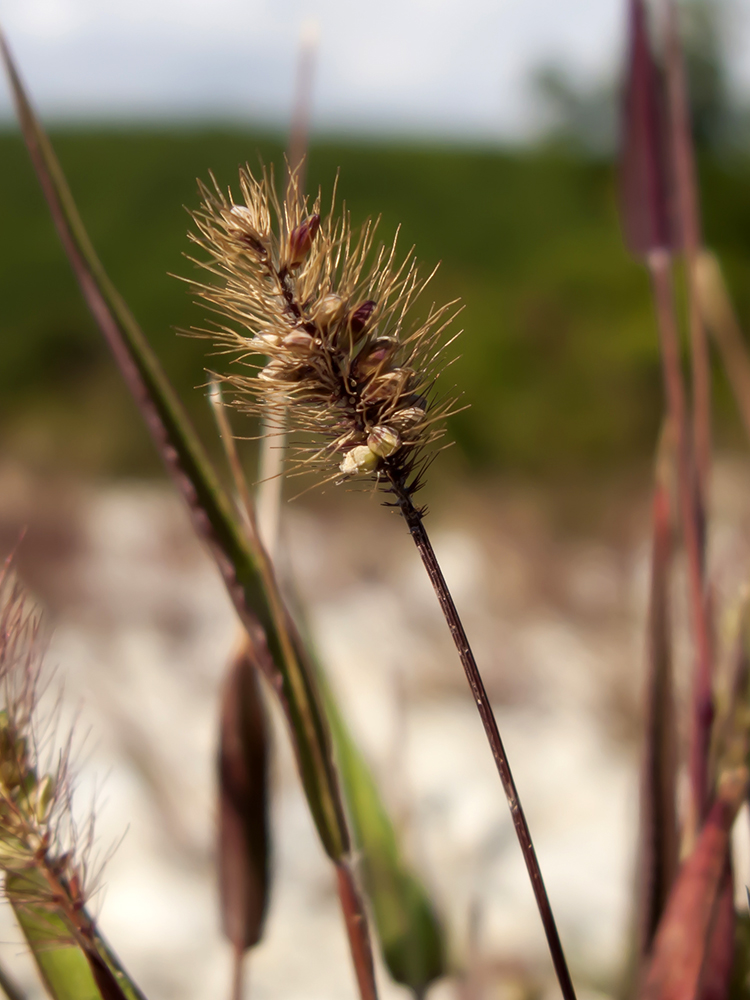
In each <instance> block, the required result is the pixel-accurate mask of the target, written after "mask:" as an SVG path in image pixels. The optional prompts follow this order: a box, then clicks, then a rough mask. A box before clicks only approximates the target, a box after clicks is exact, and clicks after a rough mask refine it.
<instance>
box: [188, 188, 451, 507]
mask: <svg viewBox="0 0 750 1000" xmlns="http://www.w3.org/2000/svg"><path fill="white" fill-rule="evenodd" d="M240 187H241V191H242V195H243V198H244V204H234V203H233V201H232V198H231V195H230V196H225V195H224V194H223V193H222V191H221V190H220V189H219V188H218V186H217V185H216V183H215V182H214V186H213V188H208V187H206V186H204V185H201V194H202V196H203V205H202V207H201V209H200V210H199V211H198V212H196V213H195V215H194V219H195V223H196V225H197V228H198V233H197V234H191V237H192V239H193V240H194V242H196V243H197V244H198V245H199V246H200V247H202V248H203V249H204V250H205V251H207V253H208V255H209V259H208V261H206V260H202V261H197V262H196V263H198V264H200V265H201V266H202V267H204V268H206V269H207V270H209V271H210V272H211V273H212V274H213V275H215V276H216V277H218V279H219V282H218V283H217V284H205V283H199V282H191V284H192V286H193V288H194V290H196V291H197V293H198V294H199V295H200V297H201V298H202V299H204V300H205V301H206V302H208V303H209V305H210V307H211V309H212V311H213V312H215V313H218V314H219V315H220V316H222V317H224V318H225V319H227V320H229V321H230V323H231V324H232V326H226V325H223V324H216V325H215V326H214V327H213V328H212V329H210V330H201V331H198V332H199V333H201V334H202V335H207V336H210V337H212V338H213V339H214V340H215V341H216V342H217V343H218V344H219V345H220V346H221V347H222V348H223V349H225V350H227V351H229V352H236V353H237V355H238V358H237V360H238V362H239V363H241V364H242V365H243V366H250V367H253V368H255V369H256V372H255V373H254V374H252V375H248V374H246V373H245V372H241V373H235V374H230V375H226V376H222V377H223V378H224V380H225V381H226V382H228V383H229V384H230V385H231V386H232V387H233V388H234V390H235V398H234V402H235V404H236V405H238V406H239V407H240V408H241V409H244V410H245V411H247V412H250V413H252V414H263V415H265V417H266V419H267V420H268V419H269V418H270V421H271V429H272V431H273V430H274V428H278V429H279V431H281V429H282V428H283V426H285V424H286V422H287V421H288V423H289V427H290V429H291V430H292V431H294V432H296V433H295V434H294V435H293V438H292V442H291V444H292V449H293V450H292V468H291V472H292V473H295V472H304V471H306V470H308V469H310V468H311V467H315V468H317V469H321V468H322V469H323V470H324V471H325V473H326V479H327V480H328V479H342V478H343V479H349V478H354V477H360V478H361V477H365V478H374V479H376V480H378V481H379V482H381V483H383V484H384V485H385V486H386V488H387V487H388V483H389V482H390V483H392V484H393V483H396V484H398V486H399V488H400V489H401V490H405V491H406V492H409V493H411V492H413V491H414V490H415V489H417V488H418V486H419V485H420V475H421V472H422V471H423V469H424V467H425V464H426V461H427V460H428V458H429V453H428V451H426V449H429V446H431V445H433V444H434V443H435V442H436V441H437V440H438V439H439V438H440V437H441V436H442V435H443V433H444V421H445V418H446V417H447V416H448V415H449V413H450V412H452V411H453V408H454V402H455V401H454V400H453V399H442V400H440V399H436V397H435V390H434V384H435V378H436V375H437V369H438V366H439V361H440V358H441V356H442V351H443V349H444V346H445V345H444V344H443V340H444V332H445V330H446V327H447V326H448V324H449V323H450V321H451V319H452V318H453V315H451V311H452V307H453V306H454V305H455V303H448V304H447V305H445V306H443V307H441V308H436V307H435V306H434V305H433V306H432V307H431V308H430V309H429V310H428V312H427V315H426V317H425V318H423V319H422V321H421V322H420V321H415V320H413V319H412V317H411V316H410V315H409V313H410V309H411V307H412V306H413V304H414V302H415V299H416V298H417V296H418V295H419V294H420V293H421V292H422V290H423V289H424V287H425V285H426V284H427V282H428V281H429V280H430V278H431V277H432V275H430V276H429V277H428V278H427V279H426V280H423V279H420V277H419V275H418V273H417V267H416V261H415V260H414V258H413V257H412V256H411V254H409V255H408V256H407V258H406V259H405V260H403V261H402V262H401V263H398V262H397V260H396V241H395V240H394V242H393V244H392V245H391V246H390V247H389V248H386V247H383V246H380V247H379V248H378V249H377V250H376V249H375V248H374V237H375V231H376V228H377V223H375V224H373V223H371V222H368V223H366V224H365V226H364V227H363V229H362V230H361V232H360V233H359V235H358V236H357V237H356V238H355V236H354V235H353V233H352V230H351V225H350V221H349V217H348V215H347V214H346V213H345V214H344V215H343V217H338V218H337V217H336V216H335V215H334V212H333V208H332V209H331V212H330V213H329V214H328V215H327V217H326V218H325V219H324V220H322V219H321V211H320V201H321V199H320V194H319V195H318V197H317V198H316V200H315V202H314V204H313V205H312V207H310V206H309V205H308V200H307V199H306V198H302V197H301V196H300V194H299V191H298V189H297V185H296V180H295V178H294V177H292V179H291V181H290V184H289V189H288V195H287V198H286V200H285V202H284V204H283V205H282V204H281V203H280V201H279V200H278V198H277V196H276V195H275V192H274V185H273V176H272V175H269V174H268V173H266V172H264V173H263V175H262V177H261V178H260V179H256V178H255V177H254V176H253V175H252V174H251V172H250V171H249V169H247V168H243V169H241V170H240ZM274 220H275V221H276V222H277V223H278V232H275V231H274V227H273V221H274ZM433 273H434V272H433ZM258 356H261V359H260V360H259V359H258Z"/></svg>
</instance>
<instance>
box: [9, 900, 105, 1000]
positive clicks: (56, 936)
mask: <svg viewBox="0 0 750 1000" xmlns="http://www.w3.org/2000/svg"><path fill="white" fill-rule="evenodd" d="M7 892H8V896H9V898H10V899H11V903H12V901H13V886H12V884H11V885H10V886H8V887H7ZM13 909H14V912H15V915H16V919H17V920H18V924H19V926H20V928H21V930H22V931H23V935H24V937H25V938H26V941H27V943H28V945H29V948H30V950H31V954H32V955H33V957H34V961H35V962H36V965H37V968H38V970H39V974H40V976H41V977H42V980H43V982H44V986H45V988H46V990H47V992H48V993H49V995H50V996H51V997H53V998H54V1000H103V998H102V995H101V993H100V991H99V989H98V987H97V985H96V982H95V981H94V977H93V975H92V972H91V966H90V964H89V962H88V961H87V959H86V956H85V955H84V953H83V951H82V950H81V949H80V947H79V946H78V944H77V942H76V941H75V940H74V939H73V937H72V935H71V934H70V932H69V930H68V928H67V926H66V924H65V922H64V921H63V920H62V919H61V918H60V917H57V918H56V917H55V916H54V915H51V914H50V913H49V912H48V911H47V910H44V909H42V908H40V907H30V906H27V905H23V906H16V905H14V906H13Z"/></svg>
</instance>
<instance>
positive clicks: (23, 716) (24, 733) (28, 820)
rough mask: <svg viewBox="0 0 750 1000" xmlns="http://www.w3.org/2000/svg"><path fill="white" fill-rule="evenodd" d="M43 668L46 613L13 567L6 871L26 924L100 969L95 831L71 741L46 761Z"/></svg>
mask: <svg viewBox="0 0 750 1000" xmlns="http://www.w3.org/2000/svg"><path fill="white" fill-rule="evenodd" d="M40 670H41V653H40V648H39V615H38V613H37V612H36V610H35V609H33V608H32V607H30V605H29V601H28V599H27V597H26V595H25V593H24V591H23V589H22V588H21V587H20V585H19V584H18V583H17V582H16V581H15V580H14V578H13V575H12V572H11V570H10V567H9V564H8V563H6V564H5V566H4V567H3V568H0V702H1V704H0V872H2V873H3V876H4V889H5V894H6V896H7V898H8V899H9V901H10V902H11V903H12V904H13V907H14V909H15V911H16V914H17V916H18V917H19V919H21V920H22V921H23V915H24V913H27V914H29V915H30V916H31V918H32V919H33V921H34V922H35V926H36V928H37V934H47V933H48V935H49V945H50V947H54V946H56V945H58V944H69V943H70V942H71V940H73V941H75V942H77V943H78V944H79V945H80V946H81V947H82V949H83V951H84V953H85V954H86V957H87V959H89V962H90V963H92V966H93V964H94V963H96V962H98V961H99V958H98V954H97V952H96V944H95V928H94V924H93V922H92V920H91V918H90V917H89V915H88V913H87V912H86V908H85V902H86V896H85V889H84V871H85V868H86V862H85V859H84V857H83V856H82V855H81V851H83V854H85V853H86V852H87V851H88V850H89V849H90V847H91V837H92V835H93V827H92V826H89V829H88V835H87V836H85V837H84V843H83V844H82V843H81V841H80V836H77V835H76V829H75V824H74V822H73V819H72V816H71V802H70V795H71V791H70V781H69V777H68V758H69V752H70V741H68V744H67V746H66V747H65V748H64V749H63V750H62V751H58V752H57V754H56V755H55V760H54V766H52V767H45V766H44V765H43V763H42V761H41V759H40V752H39V745H38V742H37V732H36V728H35V713H36V709H37V700H38V695H39V690H38V689H39V679H40ZM45 927H46V928H47V930H45ZM95 978H96V972H95Z"/></svg>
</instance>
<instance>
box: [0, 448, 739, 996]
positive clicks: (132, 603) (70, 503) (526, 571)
mask: <svg viewBox="0 0 750 1000" xmlns="http://www.w3.org/2000/svg"><path fill="white" fill-rule="evenodd" d="M0 472H1V474H0V498H1V499H0V515H1V523H2V540H3V542H4V544H5V545H6V547H7V544H8V543H9V541H10V539H12V537H13V535H14V532H15V531H16V530H17V526H18V525H19V524H21V523H23V522H24V521H25V522H27V523H28V525H29V530H28V534H27V538H26V541H25V542H24V543H23V546H22V550H21V553H20V556H19V565H20V566H21V568H22V569H23V570H24V571H25V573H26V576H27V577H28V579H29V582H30V583H31V585H32V586H33V587H34V589H35V591H36V593H37V594H38V595H39V596H40V598H41V599H42V600H43V601H44V602H45V603H46V605H47V606H48V608H49V615H50V619H51V621H53V623H54V632H53V635H52V639H51V641H50V648H49V652H48V662H49V664H50V665H52V666H54V667H55V668H56V670H57V679H58V680H59V681H60V682H64V705H65V712H66V714H67V716H68V717H69V718H73V717H74V716H75V717H76V719H77V721H76V729H77V732H78V734H79V735H80V737H81V741H82V742H83V749H82V751H81V752H80V754H79V765H78V777H77V785H78V808H79V809H80V812H81V815H82V816H85V815H86V812H87V810H88V809H89V808H90V802H91V801H92V797H93V798H95V800H96V806H95V808H96V812H97V828H98V833H99V839H98V844H99V850H100V853H101V854H105V853H106V852H107V851H108V849H109V848H110V846H111V845H113V844H115V843H117V842H119V846H117V849H116V850H115V852H114V854H113V856H112V857H111V858H110V860H109V861H108V863H107V865H106V870H105V872H104V875H103V877H102V880H101V881H102V888H101V890H100V892H99V893H98V894H97V895H96V896H95V897H94V901H93V903H92V906H93V908H94V909H95V910H96V911H97V912H98V913H99V914H100V918H101V925H102V928H103V930H104V932H105V934H106V935H107V936H108V937H109V939H110V941H111V942H112V944H113V946H114V947H115V949H116V950H117V951H118V953H119V954H120V956H121V958H122V959H123V961H124V962H125V964H126V965H127V967H128V968H129V970H130V971H131V972H132V974H133V975H134V977H135V978H136V979H137V980H138V981H139V983H140V985H141V986H142V988H143V989H144V991H145V992H146V994H147V996H148V997H149V998H150V1000H159V998H164V1000H169V998H181V1000H193V998H195V1000H198V998H201V1000H205V998H222V997H227V996H228V983H229V955H228V950H227V947H226V946H225V944H224V943H223V941H222V939H221V937H220V935H219V933H218V929H217V925H218V921H217V907H216V895H215V889H214V876H213V861H212V851H213V832H214V819H213V817H214V806H213V768H214V747H215V742H216V717H217V692H218V685H219V683H220V680H221V677H222V673H223V670H224V668H225V665H226V661H227V657H228V655H229V653H230V651H231V649H232V647H233V644H234V642H235V641H236V637H237V627H236V624H235V619H234V615H233V612H232V610H231V608H230V606H229V603H228V600H227V598H226V596H225V593H224V591H223V589H222V585H221V582H220V581H219V579H218V576H217V573H216V572H215V570H214V568H213V565H212V564H211V562H210V561H209V559H208V557H207V556H206V555H205V554H204V552H203V551H202V549H201V547H200V545H198V544H197V543H196V542H195V540H194V539H193V538H192V536H191V534H190V528H189V525H188V522H187V517H186V514H185V513H184V511H183V509H182V506H181V503H180V501H178V500H177V499H176V498H175V497H174V496H173V495H172V493H171V491H170V489H169V488H168V487H166V486H163V485H153V484H139V483H120V484H117V485H113V486H107V487H98V488H93V487H87V488H84V487H80V486H76V487H72V486H70V485H65V484H60V483H57V484H41V483H40V482H38V481H35V480H34V479H33V477H30V476H29V475H28V474H27V473H23V472H21V470H18V469H12V468H5V469H4V470H0ZM615 492H616V491H615ZM634 495H636V497H638V494H637V492H636V494H634ZM639 496H640V498H639V499H638V498H636V502H635V503H633V502H632V498H631V497H624V498H623V497H619V498H617V497H614V498H613V500H612V508H613V512H612V516H610V517H609V518H607V517H606V516H604V517H603V516H601V515H602V510H604V511H606V509H607V505H608V501H607V499H606V498H605V499H604V501H602V500H601V499H600V500H599V502H598V504H597V505H596V510H597V514H596V516H593V515H592V516H591V523H590V524H588V523H587V519H588V517H589V515H588V514H587V513H586V509H585V504H584V505H583V507H582V508H581V510H580V511H578V517H577V518H576V517H573V518H572V519H573V521H576V522H577V523H576V524H575V526H574V529H573V530H571V531H563V530H561V528H560V524H559V519H558V520H556V516H555V513H554V512H555V510H556V509H557V508H556V505H555V501H554V499H550V498H547V499H545V498H544V495H543V494H540V493H539V492H538V491H533V490H529V489H527V490H523V489H521V488H520V487H512V488H511V487H496V488H493V489H490V488H487V489H485V490H483V491H482V492H480V493H477V494H476V495H471V496H469V495H468V494H455V495H453V496H452V497H451V498H446V499H444V500H441V501H440V502H439V503H436V504H435V510H434V512H433V514H432V515H431V517H430V521H429V522H428V524H430V525H431V527H432V531H433V533H434V542H435V547H436V549H437V551H438V554H439V556H440V558H441V559H442V562H443V564H444V569H445V573H446V576H447V577H448V580H449V582H450V583H451V584H452V586H453V589H454V593H455V597H456V600H457V603H458V605H459V607H460V609H461V611H462V612H463V614H464V616H465V620H466V625H467V629H468V631H469V634H470V636H471V638H472V640H473V642H474V645H475V649H476V653H477V657H478V659H479V662H480V664H482V665H483V668H484V671H485V674H486V678H487V683H488V687H489V688H490V693H491V696H492V698H493V702H494V704H495V708H496V710H497V715H498V719H499V722H500V728H501V731H502V732H503V734H504V738H505V741H506V744H507V748H508V752H509V755H510V758H511V762H512V765H513V767H514V770H515V773H516V779H517V783H518V786H519V789H520V791H521V795H522V798H523V801H524V804H525V807H526V811H527V814H528V818H529V822H530V825H531V828H532V831H533V833H534V836H535V840H536V846H537V850H538V853H539V856H540V859H541V863H542V867H543V870H544V873H545V878H546V881H547V884H548V888H549V892H550V895H551V898H552V901H553V905H554V908H555V911H556V914H557V917H558V921H559V925H560V930H561V934H562V938H563V941H564V942H565V945H566V947H567V950H568V953H569V958H570V962H571V965H572V968H573V971H574V977H575V979H576V980H577V982H578V984H579V985H580V988H581V993H582V995H584V996H591V995H594V994H596V993H610V994H611V993H612V992H614V991H615V990H616V988H617V984H618V979H619V976H620V974H621V972H622V969H623V966H624V962H625V958H626V951H627V941H628V935H629V927H630V920H631V899H632V888H633V885H634V850H635V835H636V826H637V784H638V777H637V773H638V746H637V738H638V726H639V721H638V720H639V704H640V684H641V677H642V669H643V655H642V651H643V645H644V643H643V634H642V633H643V617H644V611H645V602H646V586H647V579H648V571H647V565H648V505H647V500H646V499H645V498H644V496H643V495H642V494H640V495H639ZM326 499H327V498H323V499H322V500H320V501H316V502H315V503H314V504H313V505H312V506H302V505H301V504H299V503H298V504H293V505H290V506H288V507H287V508H286V511H285V514H286V518H287V536H288V543H289V549H290V551H291V552H293V553H294V558H293V563H294V571H295V576H296V579H297V582H298V585H299V587H300V590H301V592H302V594H303V595H304V597H305V601H306V606H307V609H308V613H309V616H310V619H311V622H312V624H313V627H314V632H315V634H316V636H317V640H318V642H319V645H320V648H321V650H322V653H323V658H324V662H326V663H327V664H328V669H329V672H330V675H331V677H332V679H333V682H334V685H335V688H336V689H337V691H338V693H339V695H340V697H341V700H342V702H343V704H344V705H345V708H346V712H347V715H348V718H349V720H350V722H351V724H352V727H353V729H354V731H355V732H356V733H357V734H358V737H359V741H360V744H361V746H362V747H363V749H364V750H365V752H366V753H367V756H368V757H369V759H370V761H371V762H372V764H373V766H374V768H375V770H376V773H377V775H378V778H379V780H380V782H381V785H382V790H383V794H384V795H385V797H386V799H387V801H388V803H389V805H390V807H391V809H392V811H393V814H394V815H395V816H396V817H397V818H398V821H399V824H400V825H401V827H402V829H403V832H404V838H405V843H406V845H407V848H408V851H409V852H410V855H411V857H412V858H413V859H414V862H415V864H416V865H417V867H418V869H419V871H420V872H421V874H422V876H423V877H424V879H425V880H426V882H427V883H428V885H429V886H430V887H431V889H432V891H433V893H434V897H435V900H436V901H437V904H438V906H439V908H440V910H441V912H442V913H443V915H444V917H445V920H446V923H447V926H448V928H449V931H450V940H451V950H452V956H453V961H454V964H455V967H456V970H457V972H458V971H460V970H462V969H464V970H465V969H466V967H467V965H468V966H470V967H471V968H472V969H473V980H472V982H473V986H472V988H471V990H470V991H469V992H470V993H471V996H472V997H474V998H478V997H488V998H490V997H496V996H497V997H504V998H505V997H513V998H515V997H519V996H522V995H530V994H531V993H532V992H534V991H539V992H541V993H543V994H549V995H550V996H553V995H554V994H555V989H554V985H553V983H552V980H551V976H550V969H549V965H548V961H547V958H546V950H545V945H544V940H543V936H542V932H541V927H540V924H539V920H538V917H537V914H536V911H535V907H534V903H533V899H532V896H531V892H530V890H529V888H528V884H527V880H526V875H525V870H524V867H523V863H522V860H521V856H520V853H519V850H518V846H517V844H516V841H515V838H514V835H513V832H512V828H511V823H510V820H509V816H508V811H507V808H506V805H505V801H504V799H503V796H502V793H501V789H500V785H499V781H498V778H497V775H496V772H495V770H494V766H493V763H492V760H491V757H490V755H489V751H488V749H487V746H486V744H485V742H484V737H483V734H482V731H481V728H480V725H479V722H478V719H477V717H476V714H475V710H474V707H473V705H472V702H471V700H470V698H469V697H468V695H467V692H466V686H465V682H464V680H463V675H462V674H461V672H460V667H459V665H458V663H457V660H456V658H455V655H454V653H453V651H452V648H451V646H450V643H449V639H448V635H447V631H446V629H445V625H444V623H443V621H442V619H441V618H440V616H439V613H438V611H437V607H436V604H435V601H434V596H433V594H432V592H431V591H430V589H429V587H428V585H427V583H426V581H425V578H424V574H423V572H422V570H421V566H420V564H419V562H418V559H417V556H416V553H415V551H414V549H413V546H412V545H411V543H410V540H409V539H408V536H407V535H406V533H405V530H404V528H403V525H402V524H401V523H400V521H399V519H398V517H396V516H394V515H393V514H391V513H390V512H388V511H386V510H383V509H382V508H380V507H379V506H378V504H377V502H374V501H373V499H372V498H368V497H367V496H352V497H343V498H342V497H337V498H335V500H333V501H332V502H331V503H329V504H327V503H326ZM626 501H627V502H626ZM566 502H567V505H568V508H570V507H571V506H572V507H573V508H575V506H576V504H577V503H579V502H582V501H580V498H579V500H575V499H573V500H571V499H570V498H569V499H568V500H567V501H566ZM618 504H619V506H618ZM623 510H627V511H629V513H628V515H627V516H623V515H622V511H623ZM714 510H715V516H716V517H715V522H714V523H715V527H714V530H713V535H712V564H713V565H714V567H715V575H716V580H717V588H718V592H719V595H720V598H721V600H722V601H723V602H724V603H725V604H726V603H729V602H730V601H731V600H734V598H735V597H736V594H737V590H738V587H739V586H740V585H741V583H742V582H743V581H744V578H745V567H746V566H747V565H748V555H750V463H746V462H743V461H741V460H732V461H730V460H724V461H723V462H721V463H720V465H719V468H718V470H717V475H716V488H715V498H714ZM618 511H619V513H618ZM574 513H575V510H574ZM568 520H570V510H569V511H568ZM676 601H677V604H678V605H679V604H681V603H682V596H681V589H680V588H677V593H676ZM683 647H685V648H682V649H681V650H680V651H679V659H680V662H681V663H683V666H684V665H685V661H686V660H687V659H688V650H687V647H686V646H685V644H684V643H683ZM276 722H277V725H276V730H277V731H276V740H275V747H276V749H275V762H274V767H273V839H274V872H275V881H274V887H273V898H272V903H271V908H270V913H269V917H268V923H267V929H266V934H265V937H264V940H263V943H262V944H261V945H260V946H259V947H258V948H257V949H256V951H255V953H254V954H253V955H252V957H251V958H250V962H249V988H248V996H253V997H254V998H257V1000H266V998H272V997H273V998H284V1000H297V998H299V1000H338V998H341V1000H344V998H353V997H354V996H355V990H354V985H353V979H352V973H351V969H350V963H349V959H348V955H347V949H346V943H345V940H344V935H343V931H342V926H341V921H340V918H339V913H338V908H337V900H336V897H335V894H334V889H333V881H332V876H331V871H330V868H329V866H328V864H327V863H326V860H325V858H324V856H323V853H322V851H321V849H320V848H319V846H318V843H317V840H316V837H315V833H314V831H313V827H312V824H311V822H310V820H309V817H308V814H307V810H306V806H305V803H304V800H303V798H302V796H301V793H300V790H299V783H298V780H297V777H296V773H295V770H294V766H293V763H292V760H291V755H290V752H289V749H288V744H287V739H286V734H285V732H284V731H283V726H282V725H281V724H279V723H278V719H277V720H276ZM745 880H747V877H746V878H745ZM472 913H473V914H474V926H475V928H476V929H475V932H474V933H473V934H470V931H469V927H470V926H471V924H472V917H471V914H472ZM0 937H1V938H2V940H3V941H4V942H5V943H4V944H3V945H2V946H1V947H0V954H2V957H3V959H4V960H7V961H9V962H10V963H11V964H12V965H13V967H14V968H15V969H16V971H17V975H18V976H19V977H20V979H21V980H22V982H23V984H24V985H25V986H27V987H28V988H29V990H30V991H33V989H34V987H33V985H32V983H33V977H32V975H31V973H30V970H29V968H28V967H27V965H26V964H24V959H23V956H22V950H21V948H20V945H19V941H20V939H19V935H18V932H17V931H16V930H15V929H14V927H13V925H12V920H11V919H10V917H9V915H8V913H7V912H6V911H5V910H3V916H2V924H0ZM482 970H484V971H482ZM480 979H481V980H482V981H483V982H484V986H482V987H481V988H480V982H479V980H480ZM380 981H381V986H382V996H383V997H385V998H391V997H393V998H395V997H399V996H404V997H405V996H407V994H406V992H405V991H402V990H400V989H399V988H397V987H395V986H393V985H392V984H390V983H389V982H388V979H387V976H386V975H385V973H384V972H383V971H382V970H381V975H380ZM462 991H463V995H464V996H468V995H469V994H468V993H467V992H466V984H465V982H464V984H463V986H462V980H461V977H460V976H459V975H456V976H455V977H454V978H452V979H450V980H447V981H444V982H443V983H441V984H438V985H437V986H436V987H434V989H433V990H432V991H431V993H430V997H431V998H432V1000H448V998H453V997H458V996H461V995H462ZM34 995H37V994H34Z"/></svg>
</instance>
